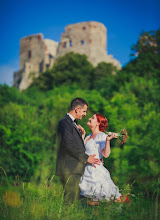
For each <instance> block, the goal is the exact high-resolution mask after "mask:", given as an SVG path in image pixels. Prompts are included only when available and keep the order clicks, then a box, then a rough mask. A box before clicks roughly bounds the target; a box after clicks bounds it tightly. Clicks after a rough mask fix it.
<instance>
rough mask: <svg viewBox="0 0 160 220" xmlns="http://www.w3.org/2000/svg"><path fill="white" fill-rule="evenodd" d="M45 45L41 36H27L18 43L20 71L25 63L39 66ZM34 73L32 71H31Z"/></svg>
mask: <svg viewBox="0 0 160 220" xmlns="http://www.w3.org/2000/svg"><path fill="white" fill-rule="evenodd" d="M44 51H45V43H44V40H43V35H42V34H35V35H31V36H27V37H24V38H22V39H21V41H20V69H22V68H23V67H24V64H25V63H26V62H30V63H32V64H39V63H40V62H42V60H43V59H44ZM33 71H34V70H33Z"/></svg>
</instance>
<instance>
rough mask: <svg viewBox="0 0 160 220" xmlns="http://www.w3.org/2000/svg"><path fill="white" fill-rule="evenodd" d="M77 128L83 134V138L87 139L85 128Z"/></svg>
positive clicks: (78, 126)
mask: <svg viewBox="0 0 160 220" xmlns="http://www.w3.org/2000/svg"><path fill="white" fill-rule="evenodd" d="M77 128H78V129H79V130H80V132H81V133H82V136H83V137H85V135H86V132H85V130H84V128H83V127H82V126H80V125H77Z"/></svg>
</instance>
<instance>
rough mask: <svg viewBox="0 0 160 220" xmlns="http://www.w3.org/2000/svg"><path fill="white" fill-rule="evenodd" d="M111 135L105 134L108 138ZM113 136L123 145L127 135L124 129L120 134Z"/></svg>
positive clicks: (109, 133)
mask: <svg viewBox="0 0 160 220" xmlns="http://www.w3.org/2000/svg"><path fill="white" fill-rule="evenodd" d="M111 133H112V132H106V134H107V135H108V136H111ZM115 134H116V136H117V137H118V139H119V143H121V144H124V143H125V142H126V140H127V137H128V135H127V131H126V130H125V129H122V130H121V131H120V132H118V133H115Z"/></svg>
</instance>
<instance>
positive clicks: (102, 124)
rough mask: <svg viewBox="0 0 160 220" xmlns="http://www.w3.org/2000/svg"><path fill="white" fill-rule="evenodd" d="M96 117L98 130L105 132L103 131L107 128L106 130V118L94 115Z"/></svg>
mask: <svg viewBox="0 0 160 220" xmlns="http://www.w3.org/2000/svg"><path fill="white" fill-rule="evenodd" d="M96 117H97V121H98V122H99V123H100V125H99V130H100V131H102V132H105V130H107V128H108V120H107V118H106V117H104V116H103V115H101V114H96Z"/></svg>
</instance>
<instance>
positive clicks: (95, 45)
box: [57, 21, 120, 68]
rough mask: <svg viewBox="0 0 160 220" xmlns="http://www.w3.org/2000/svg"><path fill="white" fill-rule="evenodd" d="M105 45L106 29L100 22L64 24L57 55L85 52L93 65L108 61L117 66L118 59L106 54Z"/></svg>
mask: <svg viewBox="0 0 160 220" xmlns="http://www.w3.org/2000/svg"><path fill="white" fill-rule="evenodd" d="M106 47H107V29H106V27H105V26H104V25H103V24H102V23H100V22H95V21H90V22H80V23H76V24H71V25H68V26H66V28H65V32H64V33H63V34H62V35H61V41H60V44H59V47H58V51H57V57H59V56H63V55H64V54H66V53H68V52H71V51H72V52H75V53H80V54H85V55H86V56H87V57H88V60H89V61H90V62H91V63H92V64H93V65H94V66H96V65H97V64H98V63H100V62H109V63H113V64H114V65H115V66H117V67H118V68H119V67H120V63H119V61H117V60H115V59H113V56H111V55H108V54H107V48H106Z"/></svg>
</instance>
